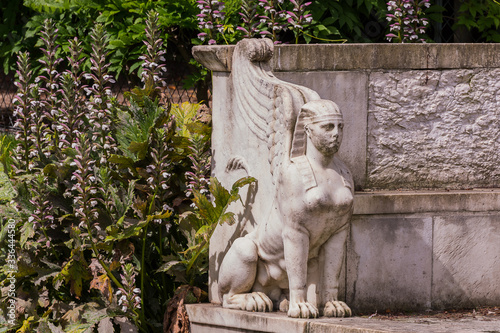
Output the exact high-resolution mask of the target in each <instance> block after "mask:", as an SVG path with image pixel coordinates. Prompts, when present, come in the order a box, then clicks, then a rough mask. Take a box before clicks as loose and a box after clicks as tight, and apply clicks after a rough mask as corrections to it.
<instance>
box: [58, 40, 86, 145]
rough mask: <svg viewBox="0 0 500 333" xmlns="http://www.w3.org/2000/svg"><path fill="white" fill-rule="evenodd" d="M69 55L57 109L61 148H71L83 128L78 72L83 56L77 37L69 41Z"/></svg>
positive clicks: (82, 106) (82, 100)
mask: <svg viewBox="0 0 500 333" xmlns="http://www.w3.org/2000/svg"><path fill="white" fill-rule="evenodd" d="M69 52H70V56H68V57H67V59H68V63H69V65H70V70H67V71H65V72H64V73H62V74H61V77H60V81H61V90H62V91H61V95H62V96H61V97H62V98H61V105H60V109H59V125H60V132H61V134H60V135H59V139H60V142H59V146H60V148H61V149H62V150H64V149H65V148H71V144H72V143H73V142H75V140H76V138H77V136H78V135H80V134H81V133H82V131H83V128H84V117H85V113H84V106H85V105H84V100H85V95H84V93H83V86H82V73H81V72H80V68H81V65H82V63H83V60H84V59H83V58H80V55H81V42H79V41H78V39H77V38H75V39H73V40H70V41H69Z"/></svg>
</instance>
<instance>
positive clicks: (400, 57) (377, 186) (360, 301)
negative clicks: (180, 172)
mask: <svg viewBox="0 0 500 333" xmlns="http://www.w3.org/2000/svg"><path fill="white" fill-rule="evenodd" d="M232 52H233V46H204V47H198V48H196V49H195V52H194V54H195V56H196V57H197V58H198V59H199V61H200V62H202V63H203V64H204V65H205V66H207V67H208V68H210V69H211V70H213V71H214V76H213V77H214V82H213V87H214V88H213V113H214V114H213V121H214V124H213V130H214V134H213V140H212V144H213V146H212V147H213V154H214V155H213V156H214V161H215V163H214V165H215V166H214V168H213V173H214V174H215V175H216V176H218V175H220V174H223V173H224V168H225V161H226V160H227V158H228V156H227V155H228V154H227V150H228V148H229V149H231V147H232V143H231V142H228V141H230V140H228V139H227V138H228V137H233V138H240V140H246V132H245V129H244V128H240V127H237V126H235V125H232V124H233V118H234V117H232V109H231V103H230V102H228V101H230V100H231V65H232V64H231V56H232ZM499 54H500V44H474V45H472V44H432V45H431V44H428V45H422V44H421V45H416V44H415V45H396V44H376V45H374V44H363V45H352V44H351V45H347V44H346V45H316V46H314V45H287V46H279V47H276V49H275V55H274V68H273V70H274V74H275V75H276V76H277V77H278V78H279V79H282V80H285V81H289V82H293V83H296V84H300V85H303V86H306V87H308V88H311V89H313V90H315V91H317V92H318V94H319V95H320V97H321V98H324V99H331V100H333V101H335V102H336V103H337V104H338V105H339V107H340V109H341V110H342V112H343V114H344V121H345V127H344V140H343V143H342V146H341V149H340V151H339V155H340V157H341V159H342V160H343V161H344V162H345V163H346V164H347V165H348V167H349V168H350V170H351V172H352V174H353V178H354V181H355V186H356V190H357V191H358V192H356V193H355V198H354V215H353V219H352V224H351V230H350V232H351V234H350V241H349V242H348V245H347V253H348V254H347V258H346V263H345V269H344V270H343V273H342V274H343V276H345V283H343V284H342V285H341V294H342V295H343V299H345V300H346V301H347V302H348V304H349V305H352V307H353V309H354V310H355V311H361V312H363V311H375V310H379V311H384V310H386V309H393V310H395V309H408V310H415V309H416V310H423V309H428V308H429V307H431V308H448V307H473V306H479V305H498V304H500V284H499V281H500V280H499V279H498V276H500V256H499V253H500V189H499V187H500V57H499V56H498V55H499ZM249 145H250V143H249ZM254 148H255V147H254ZM237 176H238V177H241V176H243V174H242V175H237ZM234 180H236V179H234ZM224 185H226V186H229V185H230V182H228V183H227V184H224ZM478 188H483V189H478ZM484 188H487V189H484ZM261 189H262V188H261ZM396 189H397V190H400V189H402V190H404V191H391V190H396ZM471 189H472V190H471ZM360 190H365V191H360ZM367 190H368V191H367ZM372 190H373V191H372ZM439 190H441V191H439ZM261 192H262V191H261ZM248 193H251V191H248ZM248 193H247V192H245V191H244V194H243V196H242V197H243V198H244V199H245V198H246V199H248V197H249V195H248ZM257 195H259V194H257ZM250 197H251V196H250ZM246 199H245V200H246ZM248 206H249V205H247V207H248ZM264 208H265V207H264ZM253 209H262V207H254V208H253ZM233 211H234V210H233ZM247 222H248V223H247V225H251V224H252V223H253V222H254V221H252V220H249V221H247ZM238 228H241V224H240V225H235V226H233V227H232V229H231V228H228V227H227V226H220V227H218V228H217V229H216V232H215V233H214V237H215V238H216V240H215V241H211V245H210V279H211V280H210V299H211V301H212V302H215V303H217V302H218V301H219V300H218V296H217V294H216V291H217V274H216V267H217V265H218V264H220V262H221V261H222V258H223V256H224V253H225V251H226V250H227V248H229V246H230V245H231V243H232V241H233V240H234V238H235V237H236V236H234V235H237V234H238V235H239V232H237V231H238V230H236V229H238ZM235 230H236V231H235Z"/></svg>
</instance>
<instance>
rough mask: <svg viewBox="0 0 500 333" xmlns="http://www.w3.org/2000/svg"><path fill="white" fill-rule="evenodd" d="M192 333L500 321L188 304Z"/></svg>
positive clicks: (371, 332)
mask: <svg viewBox="0 0 500 333" xmlns="http://www.w3.org/2000/svg"><path fill="white" fill-rule="evenodd" d="M186 309H187V312H188V314H189V320H190V321H191V332H192V333H215V332H217V333H226V332H274V333H279V332H284V333H299V332H300V333H309V332H314V333H323V332H324V333H326V332H331V333H383V332H407V333H417V332H418V333H421V332H440V333H458V332H462V333H465V332H471V333H472V332H500V318H498V317H492V318H490V317H488V318H486V317H481V316H477V317H476V318H474V319H472V318H467V319H460V320H457V319H435V318H417V317H415V318H403V319H398V320H379V319H376V318H372V319H370V318H361V317H351V318H318V319H292V318H288V317H287V316H286V315H285V314H284V313H282V312H272V313H258V312H246V311H239V310H230V309H224V308H222V307H220V306H218V305H214V304H189V305H186Z"/></svg>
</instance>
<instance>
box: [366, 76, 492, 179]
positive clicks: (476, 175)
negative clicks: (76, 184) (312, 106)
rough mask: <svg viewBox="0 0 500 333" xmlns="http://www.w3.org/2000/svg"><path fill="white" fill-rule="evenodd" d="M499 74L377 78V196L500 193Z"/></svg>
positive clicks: (372, 170)
mask: <svg viewBox="0 0 500 333" xmlns="http://www.w3.org/2000/svg"><path fill="white" fill-rule="evenodd" d="M498 77H500V69H498V68H496V69H474V70H472V69H457V70H446V71H398V72H372V73H371V74H370V85H369V108H368V159H367V160H368V170H367V178H368V179H367V185H368V187H370V188H383V189H397V188H405V189H416V188H420V189H423V188H452V189H453V188H454V189H468V188H473V187H498V186H500V167H499V164H498V161H499V160H500V149H498V142H500V132H499V131H498V110H499V109H500V99H499V98H498V91H499V89H500V82H499V81H498Z"/></svg>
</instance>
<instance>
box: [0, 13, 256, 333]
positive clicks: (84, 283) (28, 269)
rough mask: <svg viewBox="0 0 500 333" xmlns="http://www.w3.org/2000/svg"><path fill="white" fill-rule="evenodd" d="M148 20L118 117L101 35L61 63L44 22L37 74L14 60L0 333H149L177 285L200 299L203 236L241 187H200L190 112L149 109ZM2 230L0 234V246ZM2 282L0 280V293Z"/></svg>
mask: <svg viewBox="0 0 500 333" xmlns="http://www.w3.org/2000/svg"><path fill="white" fill-rule="evenodd" d="M158 19H159V16H158V14H155V13H153V12H149V13H148V19H147V22H146V24H145V30H146V31H145V34H144V36H145V50H146V53H145V54H144V55H143V56H141V60H143V61H142V64H141V66H142V75H141V78H142V82H143V86H142V87H137V88H135V89H134V90H133V91H132V92H131V93H130V94H129V95H128V98H129V101H130V106H124V105H119V104H118V103H117V101H116V98H115V97H113V96H112V93H111V85H112V83H113V82H114V79H113V77H112V76H111V74H110V72H109V69H110V66H111V64H110V62H109V50H110V45H109V38H108V35H107V34H106V32H105V29H104V25H102V24H99V23H98V24H96V25H95V27H94V28H93V29H92V32H91V34H90V39H91V40H92V44H91V46H89V47H90V48H91V52H90V58H89V59H87V60H86V59H85V57H84V56H83V52H82V50H84V49H85V47H86V46H85V45H83V43H82V42H81V41H79V40H78V39H76V38H75V39H71V40H70V41H69V42H68V48H67V50H64V49H63V50H61V49H60V48H59V47H58V46H57V43H56V41H57V38H58V37H57V34H58V30H57V29H56V27H55V25H54V23H53V22H52V21H51V20H46V21H45V22H44V26H43V29H42V31H41V40H42V42H43V44H44V45H43V48H42V49H41V53H42V55H43V56H42V58H41V59H39V62H40V64H41V69H40V71H39V74H38V75H36V74H35V71H34V70H33V69H32V68H31V66H30V55H29V54H28V53H26V52H25V53H21V54H19V56H18V61H17V64H18V71H17V82H16V85H17V87H18V94H17V96H16V110H15V113H16V117H17V120H16V124H15V129H16V140H17V147H16V148H15V150H14V154H13V155H14V156H13V158H14V163H13V166H12V170H9V169H8V168H4V169H5V171H7V172H8V173H9V174H10V176H11V180H10V182H9V181H7V185H10V184H11V183H12V185H13V189H14V190H15V191H16V193H17V196H16V198H15V201H13V202H11V203H10V207H12V206H15V208H16V210H17V212H14V211H13V210H12V208H9V207H8V205H7V206H6V207H7V208H6V209H10V210H9V214H10V215H9V216H11V217H13V218H14V220H15V221H16V231H17V233H18V236H19V239H18V242H17V247H16V250H17V251H16V256H17V271H16V274H15V279H16V288H17V289H16V296H17V301H16V317H17V325H15V326H14V327H8V328H5V329H3V331H6V330H8V329H16V328H17V329H18V332H32V331H35V330H42V331H43V330H51V331H60V330H64V331H67V332H69V331H72V332H76V331H79V332H80V331H84V330H86V329H94V328H96V329H97V328H99V330H100V331H101V330H103V331H106V329H109V327H110V325H111V326H112V325H113V322H114V324H115V325H120V326H121V327H122V329H124V328H125V327H126V326H128V327H137V328H138V329H140V330H141V331H142V332H157V331H158V330H160V328H161V326H162V321H163V314H164V312H165V306H166V303H167V302H168V300H169V299H171V297H172V296H173V295H174V293H175V290H176V289H177V287H178V286H179V285H181V284H183V283H189V284H191V285H194V286H197V287H201V288H202V289H205V290H206V283H207V274H206V271H207V270H206V265H207V262H208V251H207V248H208V240H209V237H210V235H211V233H212V232H213V230H214V228H215V226H216V225H217V223H223V222H227V221H229V222H231V220H232V214H231V213H228V212H226V210H227V207H228V205H229V203H230V202H232V201H234V200H237V199H238V198H239V196H238V189H239V188H240V187H241V186H244V185H245V184H247V183H249V182H252V181H253V179H251V178H246V179H242V180H241V181H239V182H237V183H236V184H235V185H234V186H233V188H232V189H231V191H227V190H226V189H224V188H223V187H222V186H220V184H219V183H218V181H217V180H216V179H210V178H209V170H210V167H209V161H210V160H209V145H210V141H209V138H210V132H211V129H210V123H209V122H207V121H201V120H200V119H199V117H198V111H199V109H200V105H198V104H195V105H192V104H189V103H184V104H182V105H171V104H167V105H162V104H160V103H159V99H158V96H159V92H160V89H159V87H161V86H162V82H163V81H162V73H163V72H164V66H163V65H162V64H161V61H162V60H163V56H164V51H163V49H162V40H161V39H160V37H159V36H160V35H159V33H158V28H159V24H158ZM63 55H65V56H66V57H65V59H63V58H62V56H63ZM85 61H88V62H89V63H90V64H91V66H90V71H89V72H85V71H82V70H81V69H82V63H83V62H85ZM63 65H66V67H67V68H68V69H66V70H62V67H63ZM2 142H4V141H2ZM5 142H7V141H5ZM3 147H6V148H4V149H3V150H2V151H3V152H4V153H3V155H2V156H4V158H3V160H2V161H6V160H7V157H6V156H10V154H9V153H8V152H9V151H10V150H9V147H10V146H8V147H7V146H6V145H5V144H4V146H3ZM9 158H10V157H9ZM210 193H211V195H212V196H213V198H214V203H213V204H212V203H211V202H210V201H209V199H208V197H207V196H208V195H209V194H210ZM11 197H12V195H11ZM11 197H9V200H10V198H11ZM192 204H193V205H192ZM192 206H194V207H192ZM6 228H7V224H6V221H2V232H1V233H0V234H5V230H6ZM2 249H3V247H2ZM6 255H7V253H5V251H3V252H0V256H2V257H5V256H6ZM174 259H177V262H175V263H174V264H172V260H174ZM174 268H175V269H174ZM9 270H10V268H9V267H7V265H4V266H3V267H2V268H1V270H0V281H2V284H3V285H4V286H5V285H6V284H7V283H8V277H9V276H10V275H9V274H10V273H9ZM198 294H200V295H201V294H202V293H200V292H199V293H198ZM3 297H5V295H4V296H3ZM2 304H4V305H3V306H5V304H6V303H4V302H3V303H2ZM4 310H5V309H4ZM112 319H113V320H112ZM3 320H4V321H5V318H3ZM0 321H1V319H0Z"/></svg>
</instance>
